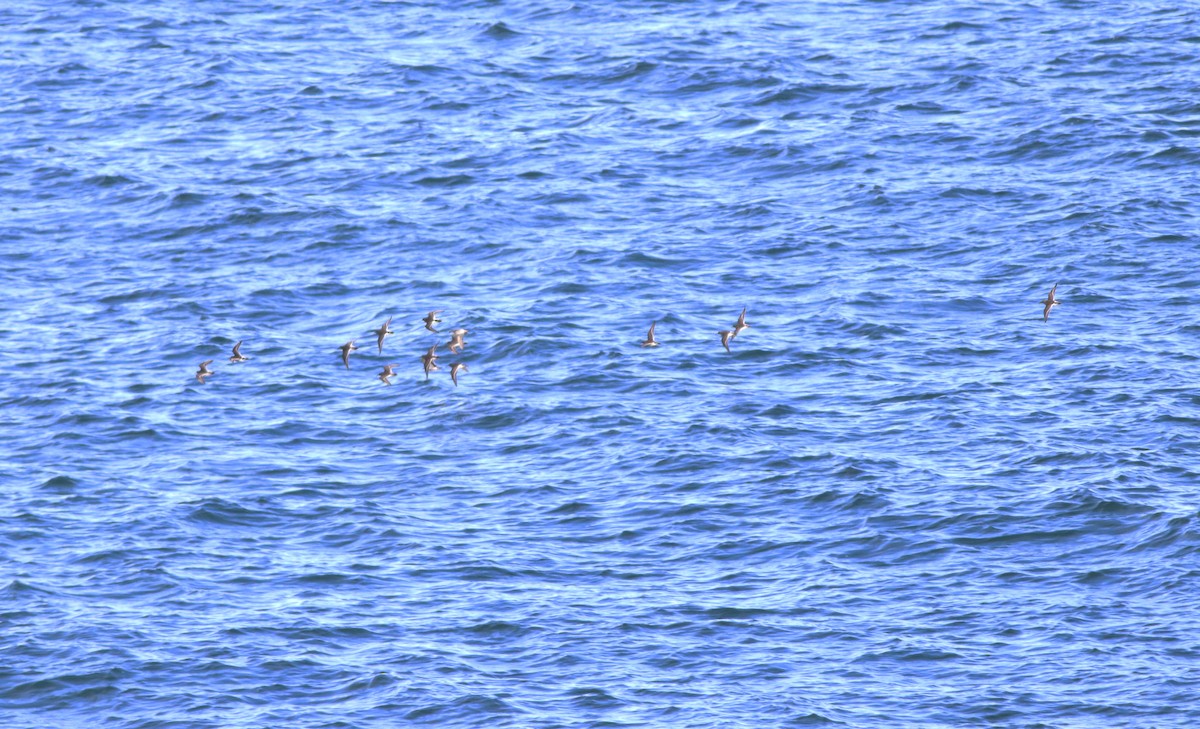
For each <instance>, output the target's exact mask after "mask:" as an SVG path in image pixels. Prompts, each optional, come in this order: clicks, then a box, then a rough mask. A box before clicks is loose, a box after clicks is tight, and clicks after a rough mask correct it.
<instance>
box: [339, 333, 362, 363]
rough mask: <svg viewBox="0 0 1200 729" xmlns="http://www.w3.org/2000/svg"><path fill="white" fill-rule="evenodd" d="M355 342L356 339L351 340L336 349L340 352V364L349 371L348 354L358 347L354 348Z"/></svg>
mask: <svg viewBox="0 0 1200 729" xmlns="http://www.w3.org/2000/svg"><path fill="white" fill-rule="evenodd" d="M357 341H358V340H357V339H351V340H350V341H349V342H346V343H345V344H343V345H342V346H340V347H338V349H340V350H342V363H343V364H345V365H346V369H350V353H351V352H353V351H354V350H356V349H358V347H355V346H354V343H355V342H357Z"/></svg>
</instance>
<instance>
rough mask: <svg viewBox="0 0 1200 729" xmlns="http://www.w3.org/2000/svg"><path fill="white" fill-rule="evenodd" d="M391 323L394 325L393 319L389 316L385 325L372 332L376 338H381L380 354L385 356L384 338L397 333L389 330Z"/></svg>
mask: <svg viewBox="0 0 1200 729" xmlns="http://www.w3.org/2000/svg"><path fill="white" fill-rule="evenodd" d="M391 323H392V317H390V316H389V317H388V320H387V321H385V322H384V323H383V326H381V327H379V328H378V329H373V330H372V331H373V332H375V336H376V337H378V338H379V353H380V354H383V338H384V337H386V336H387V335H389V334H395V332H393V331H392V330H391V329H388V326H390V325H391Z"/></svg>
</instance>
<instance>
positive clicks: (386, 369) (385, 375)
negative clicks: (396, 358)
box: [379, 364, 396, 385]
mask: <svg viewBox="0 0 1200 729" xmlns="http://www.w3.org/2000/svg"><path fill="white" fill-rule="evenodd" d="M395 366H396V365H394V364H387V365H384V366H383V372H380V373H379V379H380V380H382V381H383V384H385V385H390V384H392V381H391V380H390V379H389V378H391V377H395V376H396V373H395V372H394V371H393V370H392V368H393V367H395Z"/></svg>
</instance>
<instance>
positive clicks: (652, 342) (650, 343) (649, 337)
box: [642, 322, 658, 347]
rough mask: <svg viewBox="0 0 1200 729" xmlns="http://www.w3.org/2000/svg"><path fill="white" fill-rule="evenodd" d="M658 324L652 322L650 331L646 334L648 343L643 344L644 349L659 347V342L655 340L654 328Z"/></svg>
mask: <svg viewBox="0 0 1200 729" xmlns="http://www.w3.org/2000/svg"><path fill="white" fill-rule="evenodd" d="M656 324H658V322H651V324H650V331H648V332H646V341H644V342H642V346H643V347H657V346H658V340H657V339H655V338H654V326H655V325H656Z"/></svg>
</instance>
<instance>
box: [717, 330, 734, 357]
mask: <svg viewBox="0 0 1200 729" xmlns="http://www.w3.org/2000/svg"><path fill="white" fill-rule="evenodd" d="M717 334H720V335H721V344H724V345H725V351H726V352H732V351H733V350H732V349H730V348H729V340H730V339H733V330H732V329H723V330H721V331H719V332H717Z"/></svg>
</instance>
